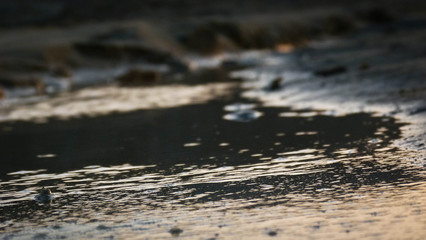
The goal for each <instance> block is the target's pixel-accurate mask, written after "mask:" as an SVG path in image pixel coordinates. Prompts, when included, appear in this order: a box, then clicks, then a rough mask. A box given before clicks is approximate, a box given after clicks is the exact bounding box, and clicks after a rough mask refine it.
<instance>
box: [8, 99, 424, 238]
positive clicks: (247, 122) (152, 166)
mask: <svg viewBox="0 0 426 240" xmlns="http://www.w3.org/2000/svg"><path fill="white" fill-rule="evenodd" d="M237 96H238V95H237V94H236V95H235V96H228V97H223V98H220V99H216V100H212V101H209V102H207V103H200V104H195V105H189V106H181V107H172V108H166V109H151V110H140V111H134V112H129V113H116V114H110V115H107V116H99V117H80V118H75V119H69V120H58V119H50V120H49V121H48V123H44V124H40V123H32V122H10V123H3V124H1V126H0V129H1V131H0V146H2V147H1V149H0V156H1V157H2V160H1V168H0V179H1V182H0V185H1V189H0V222H1V225H0V230H1V235H2V237H5V238H12V239H13V238H14V237H16V238H33V237H34V238H61V237H70V238H74V237H76V238H100V237H101V238H102V237H106V238H114V237H115V238H144V239H145V238H152V239H157V238H165V237H171V236H172V235H171V234H170V233H169V230H170V229H171V228H172V227H179V228H180V229H182V230H183V232H182V233H181V234H180V237H182V238H185V237H186V238H197V239H207V238H217V239H233V238H240V237H244V238H245V239H249V238H253V239H259V238H264V237H269V236H270V237H274V236H278V237H280V238H283V237H288V238H310V237H312V236H314V237H315V238H318V239H322V238H324V239H325V238H352V239H359V238H371V239H378V238H389V237H392V236H396V237H401V238H405V237H407V238H410V239H416V237H419V236H420V237H421V236H424V234H425V230H424V226H426V225H425V219H426V218H425V211H426V205H425V202H426V199H425V198H426V196H425V194H424V193H425V191H426V184H425V182H424V175H422V170H421V166H416V165H415V164H413V163H410V162H406V161H405V159H404V158H403V156H404V154H405V155H406V154H410V153H406V152H402V151H401V150H399V149H397V148H394V147H391V146H390V143H391V142H392V140H394V139H397V138H398V137H399V136H400V134H401V132H400V127H401V126H402V125H403V124H402V123H399V122H398V121H396V120H395V119H393V118H391V117H378V116H374V115H372V114H368V113H358V114H349V115H345V116H333V115H330V114H325V113H324V112H321V111H317V110H312V109H306V110H298V111H295V110H292V109H291V108H283V107H263V106H262V105H260V104H259V103H257V102H247V101H244V100H243V99H241V98H239V97H237ZM247 111H248V112H247ZM252 113H257V114H254V115H255V116H256V117H253V116H254V115H253V114H252ZM229 114H234V115H233V117H232V118H230V117H227V116H229ZM239 117H242V119H239ZM43 186H44V187H48V188H51V189H52V191H53V192H54V199H53V201H52V202H51V203H50V204H41V203H38V202H36V201H35V200H34V197H35V195H36V193H37V190H39V189H40V188H41V187H43ZM402 225H404V228H403V229H405V230H404V231H399V230H398V228H397V226H402ZM384 226H385V228H386V229H385V228H384ZM389 226H394V227H395V228H391V229H389V228H388V227H389ZM419 239H420V238H419Z"/></svg>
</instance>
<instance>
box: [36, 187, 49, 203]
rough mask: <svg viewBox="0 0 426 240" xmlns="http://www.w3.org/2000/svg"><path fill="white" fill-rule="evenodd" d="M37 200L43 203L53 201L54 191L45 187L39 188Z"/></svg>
mask: <svg viewBox="0 0 426 240" xmlns="http://www.w3.org/2000/svg"><path fill="white" fill-rule="evenodd" d="M35 200H36V201H38V202H41V203H50V202H51V201H52V191H51V190H50V189H48V188H44V187H43V188H42V189H40V190H39V192H38V195H37V196H35Z"/></svg>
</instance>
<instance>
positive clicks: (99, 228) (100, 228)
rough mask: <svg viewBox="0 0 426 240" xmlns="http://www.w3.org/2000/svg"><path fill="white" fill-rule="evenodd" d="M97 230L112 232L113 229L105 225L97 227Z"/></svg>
mask: <svg viewBox="0 0 426 240" xmlns="http://www.w3.org/2000/svg"><path fill="white" fill-rule="evenodd" d="M96 229H97V230H110V229H111V228H110V227H108V226H105V225H103V224H101V225H99V226H97V227H96Z"/></svg>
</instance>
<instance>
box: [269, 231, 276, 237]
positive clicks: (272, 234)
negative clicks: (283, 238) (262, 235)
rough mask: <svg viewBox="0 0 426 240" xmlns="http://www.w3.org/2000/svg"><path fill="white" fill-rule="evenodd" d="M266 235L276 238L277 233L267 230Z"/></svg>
mask: <svg viewBox="0 0 426 240" xmlns="http://www.w3.org/2000/svg"><path fill="white" fill-rule="evenodd" d="M268 235H269V236H271V237H274V236H277V235H278V233H277V231H273V230H269V231H268Z"/></svg>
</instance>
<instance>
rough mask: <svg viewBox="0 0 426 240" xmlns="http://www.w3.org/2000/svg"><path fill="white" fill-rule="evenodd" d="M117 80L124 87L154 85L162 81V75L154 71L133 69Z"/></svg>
mask: <svg viewBox="0 0 426 240" xmlns="http://www.w3.org/2000/svg"><path fill="white" fill-rule="evenodd" d="M117 80H118V81H119V83H120V84H121V85H122V86H141V85H153V84H156V83H159V82H160V81H161V73H160V72H158V71H153V70H139V69H132V70H130V71H128V72H127V73H125V74H123V75H122V76H120V77H118V79H117Z"/></svg>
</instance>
